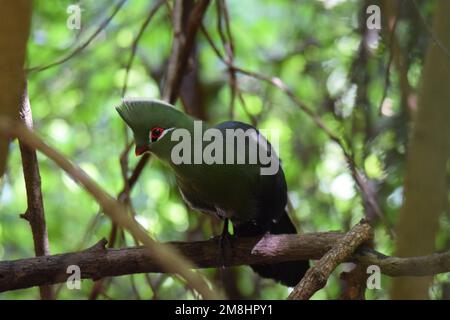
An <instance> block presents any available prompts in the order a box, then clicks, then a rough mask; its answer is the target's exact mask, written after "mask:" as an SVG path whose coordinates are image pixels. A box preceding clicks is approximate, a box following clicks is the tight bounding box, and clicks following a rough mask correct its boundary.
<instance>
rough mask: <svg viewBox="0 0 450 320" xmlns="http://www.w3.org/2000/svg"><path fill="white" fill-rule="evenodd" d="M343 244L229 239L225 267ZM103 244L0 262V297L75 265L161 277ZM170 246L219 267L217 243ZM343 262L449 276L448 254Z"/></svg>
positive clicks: (129, 253) (331, 235)
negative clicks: (5, 292)
mask: <svg viewBox="0 0 450 320" xmlns="http://www.w3.org/2000/svg"><path fill="white" fill-rule="evenodd" d="M342 239H344V234H343V233H340V232H319V233H310V234H303V235H292V234H291V235H266V236H264V237H263V238H261V239H260V238H239V239H237V238H232V239H231V240H230V246H231V248H230V250H227V251H229V252H227V253H229V254H227V261H226V265H227V266H238V265H250V264H261V263H274V262H281V261H292V260H304V259H319V258H320V257H322V256H323V255H325V254H326V253H327V252H328V251H329V250H330V249H331V248H332V247H333V246H334V245H335V244H336V243H338V242H340V241H341V240H342ZM105 245H106V240H102V241H100V242H99V243H97V244H96V245H95V246H93V247H92V248H89V249H87V250H84V251H81V252H74V253H64V254H58V255H52V256H45V257H35V258H28V259H21V260H15V261H3V262H0V292H2V291H7V290H15V289H20V288H28V287H32V286H38V285H46V284H54V283H58V282H65V281H66V280H67V278H68V277H69V275H70V274H67V272H66V271H67V267H68V266H70V265H77V266H79V267H80V269H81V278H82V279H93V280H96V279H100V278H103V277H111V276H120V275H127V274H134V273H144V272H145V273H147V272H164V270H165V269H164V268H162V267H161V265H160V263H159V262H158V261H157V259H155V257H154V255H152V254H150V253H149V251H148V250H146V249H145V248H144V247H133V248H123V249H106V248H105ZM170 245H171V247H173V248H175V249H176V250H177V251H178V252H183V255H184V256H185V257H187V258H189V260H191V261H193V262H195V265H196V267H198V268H211V267H222V262H223V258H222V256H221V254H220V250H219V247H220V244H219V242H218V239H211V240H207V241H197V242H171V243H170ZM358 251H359V252H357V254H355V255H353V256H351V257H347V258H345V260H349V261H356V262H361V263H363V264H377V265H379V266H380V269H381V272H382V273H384V274H386V275H392V276H401V275H405V274H407V275H423V274H424V273H427V274H431V273H442V272H448V271H450V252H447V253H441V254H434V255H431V256H427V257H417V258H395V257H386V256H383V255H382V254H380V253H377V252H375V251H373V250H371V249H369V248H360V250H358Z"/></svg>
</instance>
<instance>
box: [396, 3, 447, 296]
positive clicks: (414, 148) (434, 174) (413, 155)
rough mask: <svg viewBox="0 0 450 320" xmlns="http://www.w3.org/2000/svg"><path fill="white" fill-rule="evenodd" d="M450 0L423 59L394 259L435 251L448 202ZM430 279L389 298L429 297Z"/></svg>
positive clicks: (439, 9)
mask: <svg viewBox="0 0 450 320" xmlns="http://www.w3.org/2000/svg"><path fill="white" fill-rule="evenodd" d="M449 17H450V1H448V0H439V1H438V3H437V5H436V9H435V16H434V24H433V28H432V33H433V34H432V35H430V40H429V48H428V51H427V54H426V58H425V65H424V69H423V75H422V87H421V89H420V92H419V104H418V109H417V112H416V114H415V117H414V121H413V129H412V134H411V142H410V146H409V149H408V155H407V164H406V175H405V181H404V203H403V207H402V209H401V210H400V216H399V220H398V223H397V235H398V238H397V255H398V256H419V255H425V254H429V253H431V252H433V251H434V249H435V237H436V232H437V230H438V227H439V224H438V220H439V216H440V215H441V214H442V212H443V211H444V204H445V201H446V198H447V186H446V170H447V169H446V164H447V161H448V157H449V149H450V148H449V147H450V126H449V124H450V106H449V103H450V57H449V56H448V51H449V48H450V19H449ZM431 281H432V277H420V278H408V277H404V278H398V279H395V280H394V281H393V285H392V288H391V297H392V298H393V299H427V298H429V296H428V289H429V286H430V283H431Z"/></svg>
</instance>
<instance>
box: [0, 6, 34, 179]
mask: <svg viewBox="0 0 450 320" xmlns="http://www.w3.org/2000/svg"><path fill="white" fill-rule="evenodd" d="M31 3H32V1H30V0H15V1H2V2H1V4H0V117H8V118H13V119H17V120H18V119H19V106H20V98H21V95H22V92H23V88H24V84H25V77H24V72H23V64H24V61H25V52H26V46H27V39H28V33H29V31H30V20H31ZM8 144H9V141H8V140H7V139H5V138H4V137H0V178H1V177H2V176H3V172H4V170H5V166H6V158H7V155H8Z"/></svg>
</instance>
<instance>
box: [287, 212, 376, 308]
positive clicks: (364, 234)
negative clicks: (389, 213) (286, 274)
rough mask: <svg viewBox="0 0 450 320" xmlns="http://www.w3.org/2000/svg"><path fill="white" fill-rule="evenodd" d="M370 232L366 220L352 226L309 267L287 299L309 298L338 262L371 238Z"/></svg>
mask: <svg viewBox="0 0 450 320" xmlns="http://www.w3.org/2000/svg"><path fill="white" fill-rule="evenodd" d="M372 232H373V231H372V228H371V226H370V225H369V224H368V223H367V221H364V220H363V221H361V222H360V223H359V224H357V225H356V226H354V227H353V228H352V230H350V231H349V232H348V233H347V234H346V235H345V236H344V237H343V238H342V239H340V240H339V241H337V243H336V245H335V246H333V248H332V249H331V250H330V251H328V252H327V253H326V254H325V255H324V256H323V257H322V258H321V259H320V260H319V261H318V262H317V264H316V265H315V266H313V267H311V268H309V270H308V271H307V272H306V274H305V276H304V277H303V278H302V280H301V281H300V282H299V283H298V284H297V285H296V286H295V288H294V290H293V291H292V292H291V294H290V295H289V298H288V299H290V300H307V299H309V298H311V296H312V295H313V294H314V293H315V292H316V291H318V290H320V289H322V288H323V287H324V286H325V285H326V283H327V281H328V277H329V276H330V275H331V273H332V272H333V270H334V269H335V268H336V267H337V266H338V265H339V264H340V263H342V262H344V261H346V260H348V259H349V258H350V257H351V256H352V255H353V252H354V251H355V250H356V249H357V248H358V247H359V246H360V245H361V244H363V243H364V242H366V241H368V240H369V239H371V238H372V236H373V233H372Z"/></svg>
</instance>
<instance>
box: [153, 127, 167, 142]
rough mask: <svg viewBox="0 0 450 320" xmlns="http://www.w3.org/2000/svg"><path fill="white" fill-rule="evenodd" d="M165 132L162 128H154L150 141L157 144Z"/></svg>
mask: <svg viewBox="0 0 450 320" xmlns="http://www.w3.org/2000/svg"><path fill="white" fill-rule="evenodd" d="M163 132H164V129H163V128H161V127H154V128H153V129H152V130H150V141H151V142H155V141H157V140H158V139H159V137H161V135H162V133H163Z"/></svg>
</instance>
